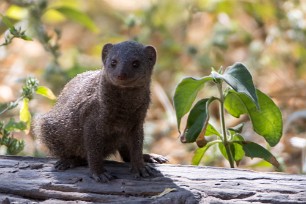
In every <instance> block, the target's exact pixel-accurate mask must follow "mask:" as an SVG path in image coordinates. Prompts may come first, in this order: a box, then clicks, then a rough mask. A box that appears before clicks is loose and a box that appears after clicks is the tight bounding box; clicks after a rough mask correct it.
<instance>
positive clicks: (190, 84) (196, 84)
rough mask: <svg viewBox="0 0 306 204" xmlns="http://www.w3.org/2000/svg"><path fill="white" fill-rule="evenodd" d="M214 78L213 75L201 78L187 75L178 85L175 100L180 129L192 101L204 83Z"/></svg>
mask: <svg viewBox="0 0 306 204" xmlns="http://www.w3.org/2000/svg"><path fill="white" fill-rule="evenodd" d="M212 79H213V78H212V77H203V78H200V79H195V78H192V77H187V78H184V79H183V80H182V81H181V82H180V83H179V84H178V86H177V87H176V90H175V94H174V97H173V102H174V108H175V111H176V118H177V126H178V130H179V131H180V124H181V119H182V117H183V116H184V115H185V114H186V113H187V112H188V111H189V110H190V108H191V106H192V103H193V102H194V100H195V98H196V96H197V94H198V92H199V91H200V90H201V89H202V88H203V87H204V84H205V83H206V82H208V81H212Z"/></svg>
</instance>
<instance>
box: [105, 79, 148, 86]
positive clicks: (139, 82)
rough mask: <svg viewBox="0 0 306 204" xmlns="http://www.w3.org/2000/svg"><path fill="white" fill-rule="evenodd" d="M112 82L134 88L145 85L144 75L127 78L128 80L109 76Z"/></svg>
mask: <svg viewBox="0 0 306 204" xmlns="http://www.w3.org/2000/svg"><path fill="white" fill-rule="evenodd" d="M109 78H110V81H111V83H112V84H114V85H115V86H119V87H122V88H133V87H140V86H143V84H144V83H143V81H144V78H143V77H138V78H134V79H127V80H119V79H117V78H113V77H109Z"/></svg>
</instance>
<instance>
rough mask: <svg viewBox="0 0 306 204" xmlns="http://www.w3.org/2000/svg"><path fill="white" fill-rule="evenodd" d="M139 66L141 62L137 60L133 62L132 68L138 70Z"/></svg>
mask: <svg viewBox="0 0 306 204" xmlns="http://www.w3.org/2000/svg"><path fill="white" fill-rule="evenodd" d="M139 65H140V62H139V61H138V60H135V61H133V63H132V66H133V67H134V68H138V67H139Z"/></svg>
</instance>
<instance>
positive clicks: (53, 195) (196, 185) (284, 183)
mask: <svg viewBox="0 0 306 204" xmlns="http://www.w3.org/2000/svg"><path fill="white" fill-rule="evenodd" d="M55 161H56V160H54V159H50V158H33V157H19V156H0V203H3V204H7V203H131V204H132V203H133V204H134V203H235V204H239V203H286V204H288V203H306V176H305V175H289V174H283V173H262V172H254V171H249V170H242V169H227V168H216V167H197V166H186V165H184V166H183V165H171V164H162V165H154V166H155V168H156V169H157V170H158V171H159V172H160V173H158V175H157V176H155V177H152V178H145V179H144V178H142V179H135V178H134V177H133V175H132V174H130V173H129V165H128V164H126V163H119V162H111V161H109V162H106V169H107V170H109V171H111V172H112V173H113V174H114V175H115V176H117V179H115V180H112V181H111V182H109V183H97V182H95V181H94V180H93V179H92V178H91V177H90V174H89V169H88V167H78V168H75V169H70V170H66V171H61V172H59V171H55V170H54V168H53V164H54V162H55Z"/></svg>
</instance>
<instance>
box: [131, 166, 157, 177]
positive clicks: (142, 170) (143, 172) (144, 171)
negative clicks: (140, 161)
mask: <svg viewBox="0 0 306 204" xmlns="http://www.w3.org/2000/svg"><path fill="white" fill-rule="evenodd" d="M131 172H132V173H133V174H134V176H135V178H140V177H150V176H155V174H156V172H157V170H156V169H155V168H154V167H151V166H149V165H144V166H143V167H138V168H137V167H132V168H131Z"/></svg>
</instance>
